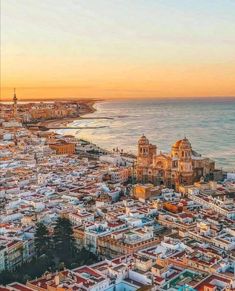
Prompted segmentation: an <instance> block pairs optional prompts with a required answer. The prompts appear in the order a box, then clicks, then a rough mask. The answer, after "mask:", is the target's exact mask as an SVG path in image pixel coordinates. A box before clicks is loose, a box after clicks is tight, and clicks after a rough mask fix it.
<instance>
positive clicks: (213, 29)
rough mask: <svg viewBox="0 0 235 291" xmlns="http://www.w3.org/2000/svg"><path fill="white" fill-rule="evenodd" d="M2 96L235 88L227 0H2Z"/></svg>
mask: <svg viewBox="0 0 235 291" xmlns="http://www.w3.org/2000/svg"><path fill="white" fill-rule="evenodd" d="M1 5H2V7H1V16H2V17H1V32H2V33H1V38H2V39H1V60H2V62H1V63H2V66H1V80H2V87H3V88H2V92H1V93H2V97H10V96H11V95H12V88H13V87H17V93H18V95H19V97H20V98H23V97H28V98H29V97H70V96H73V97H99V98H104V97H107V98H108V97H109V98H113V97H145V96H146V97H169V96H170V97H174V96H235V1H234V0H84V1H82V0H42V1H41V0H1Z"/></svg>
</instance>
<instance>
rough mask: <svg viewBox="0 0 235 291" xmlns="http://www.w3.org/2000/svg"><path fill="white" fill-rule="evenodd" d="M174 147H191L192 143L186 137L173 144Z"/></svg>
mask: <svg viewBox="0 0 235 291" xmlns="http://www.w3.org/2000/svg"><path fill="white" fill-rule="evenodd" d="M172 148H174V149H179V148H180V149H184V148H191V143H190V142H189V140H188V139H187V138H186V137H185V138H184V139H179V140H177V141H176V142H175V143H174V145H173V146H172Z"/></svg>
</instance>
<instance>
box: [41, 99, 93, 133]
mask: <svg viewBox="0 0 235 291" xmlns="http://www.w3.org/2000/svg"><path fill="white" fill-rule="evenodd" d="M97 102H98V101H85V102H83V103H85V104H86V106H87V107H86V108H84V109H83V111H82V112H81V113H80V114H79V116H74V117H64V118H61V119H50V120H44V121H39V122H38V123H36V124H35V125H38V126H45V127H57V126H58V127H59V126H61V127H62V126H67V125H68V124H69V123H71V122H73V121H75V120H79V119H83V116H85V115H87V114H91V113H94V112H95V111H96V109H95V107H94V105H95V104H96V103H97Z"/></svg>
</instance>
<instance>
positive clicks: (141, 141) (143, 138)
mask: <svg viewBox="0 0 235 291" xmlns="http://www.w3.org/2000/svg"><path fill="white" fill-rule="evenodd" d="M138 144H141V145H142V144H149V140H148V139H147V138H146V136H145V135H144V134H143V135H142V136H141V138H140V139H139V141H138Z"/></svg>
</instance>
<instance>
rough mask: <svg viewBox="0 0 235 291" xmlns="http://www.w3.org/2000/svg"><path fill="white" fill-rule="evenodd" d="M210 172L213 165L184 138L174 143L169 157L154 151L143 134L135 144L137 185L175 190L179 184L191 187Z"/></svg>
mask: <svg viewBox="0 0 235 291" xmlns="http://www.w3.org/2000/svg"><path fill="white" fill-rule="evenodd" d="M214 169H215V162H214V161H212V160H210V159H209V158H205V157H202V156H201V155H200V154H198V153H196V152H195V151H193V149H192V146H191V143H190V142H189V140H188V139H187V138H184V139H181V140H178V141H177V142H176V143H175V144H174V145H173V146H172V148H171V152H170V153H169V154H165V153H162V152H158V150H157V146H156V145H152V144H151V143H150V142H149V140H148V139H147V138H146V137H145V136H144V135H143V136H142V137H141V138H140V139H139V141H138V155H137V162H136V166H135V175H136V179H137V181H138V182H140V183H153V184H155V185H161V184H164V185H165V186H167V187H172V188H175V189H178V187H179V185H192V184H193V183H194V182H196V181H199V180H200V178H201V177H205V176H206V175H208V174H211V173H213V171H214Z"/></svg>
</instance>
